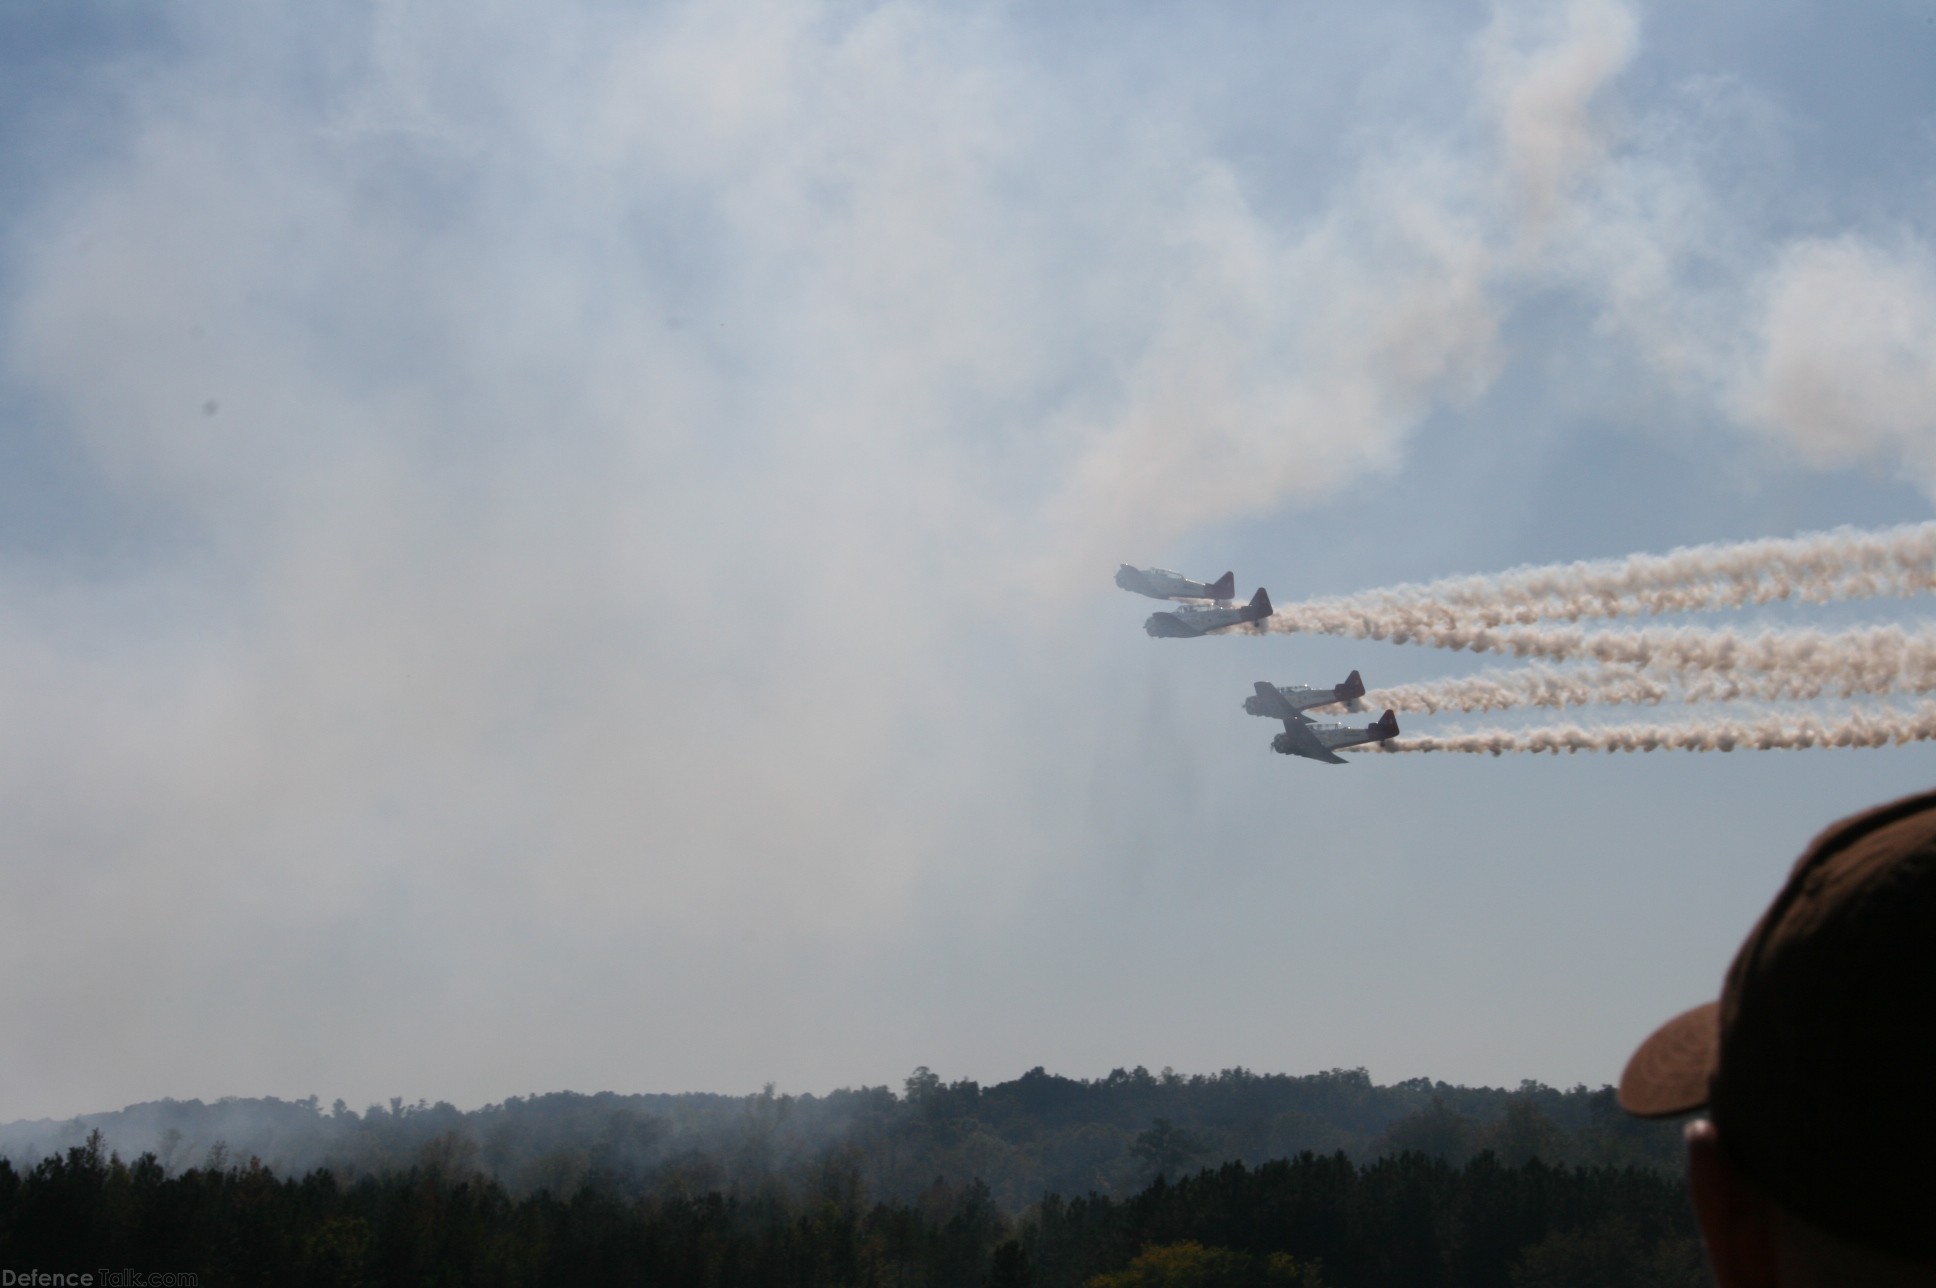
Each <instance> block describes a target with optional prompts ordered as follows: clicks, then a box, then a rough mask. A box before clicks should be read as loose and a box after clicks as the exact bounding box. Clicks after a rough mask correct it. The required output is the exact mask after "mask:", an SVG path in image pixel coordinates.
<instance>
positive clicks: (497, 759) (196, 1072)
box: [0, 0, 1936, 1118]
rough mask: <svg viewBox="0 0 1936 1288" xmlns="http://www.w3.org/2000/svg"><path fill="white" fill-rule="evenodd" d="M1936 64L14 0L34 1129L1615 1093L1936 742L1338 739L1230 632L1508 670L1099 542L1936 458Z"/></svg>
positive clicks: (1565, 509) (24, 1073)
mask: <svg viewBox="0 0 1936 1288" xmlns="http://www.w3.org/2000/svg"><path fill="white" fill-rule="evenodd" d="M1933 65H1936V3H1932V0H1886V2H1883V3H1876V4H1870V5H1864V6H1860V7H1857V8H1850V7H1846V6H1830V5H1827V4H1799V3H1778V2H1773V3H1771V2H1769V0H1754V3H1749V0H1711V2H1709V3H1704V4H1701V5H1698V6H1696V5H1666V4H1662V5H1658V6H1654V5H1644V4H1627V3H1621V2H1620V0H1577V2H1576V3H1555V4H1503V5H1499V6H1487V5H1481V4H1445V3H1437V2H1433V3H1426V2H1425V0H1417V2H1416V3H1387V4H1372V5H1358V6H1349V7H1345V6H1331V5H1319V4H1313V3H1304V2H1301V0H1297V2H1294V0H1282V2H1280V3H1271V4H1256V3H1246V4H1145V5H1138V6H1123V5H1118V4H1102V3H1093V4H1092V3H1068V4H1057V5H1052V6H1037V5H1020V4H1010V5H986V4H976V5H967V4H960V5H954V4H940V3H933V4H913V3H878V4H851V3H815V2H811V0H798V2H795V0H766V2H759V3H746V4H723V5H722V4H715V3H690V4H686V3H679V4H639V3H618V2H616V0H614V2H611V3H600V2H596V0H585V2H583V3H558V4H549V5H545V6H542V7H535V6H528V5H514V4H508V3H478V2H477V0H462V2H461V3H460V2H458V0H450V2H449V3H433V2H426V3H368V4H361V5H357V4H344V5H331V6H307V5H293V4H292V5H266V4H260V3H254V2H253V0H234V2H233V3H220V2H213V0H211V2H209V3H182V4H174V5H167V6H161V5H152V4H149V3H145V2H137V0H120V2H112V0H103V2H100V3H87V2H85V0H74V2H71V3H64V4H59V5H50V4H42V3H36V2H34V0H0V730H4V733H3V734H0V758H3V759H0V979H4V981H5V983H4V986H0V1036H3V1037H4V1041H5V1046H6V1052H7V1055H6V1060H5V1062H4V1074H3V1075H0V1118H16V1117H37V1116H41V1115H67V1114H72V1113H76V1112H81V1111H86V1110H95V1109H106V1108H113V1107H118V1106H120V1105H121V1104H124V1103H126V1102H130V1101H134V1100H141V1099H150V1098H155V1097H159V1096H176V1097H183V1098H186V1097H201V1098H204V1099H211V1098H214V1097H216V1096H221V1095H226V1094H235V1095H279V1096H286V1097H295V1096H302V1095H307V1094H310V1093H315V1094H318V1095H320V1096H321V1097H322V1098H323V1100H324V1102H325V1103H327V1102H328V1101H329V1100H331V1099H333V1098H335V1097H337V1096H341V1097H343V1098H345V1099H347V1100H349V1101H350V1102H351V1103H352V1104H353V1105H361V1104H363V1103H368V1102H370V1101H374V1100H379V1099H387V1098H388V1097H390V1096H392V1095H401V1096H404V1097H405V1098H406V1099H412V1100H414V1099H416V1098H418V1097H426V1098H430V1099H448V1100H451V1101H454V1102H456V1103H458V1104H459V1105H464V1106H471V1105H476V1104H480V1103H483V1102H485V1101H490V1100H497V1099H501V1098H503V1097H504V1096H506V1095H511V1094H521V1093H527V1092H533V1091H551V1090H562V1089H575V1090H581V1091H592V1090H601V1089H611V1090H618V1091H678V1090H712V1091H728V1092H745V1091H750V1090H753V1089H756V1088H757V1087H758V1086H759V1085H760V1084H762V1083H764V1082H768V1081H772V1082H775V1083H777V1084H779V1086H780V1088H781V1089H782V1090H787V1091H795V1092H798V1091H825V1090H828V1089H831V1088H833V1087H836V1086H842V1085H857V1084H862V1083H870V1084H871V1083H881V1082H887V1083H892V1084H896V1085H898V1083H899V1081H900V1079H902V1078H903V1077H905V1076H906V1074H907V1073H908V1072H909V1071H910V1070H911V1069H912V1068H913V1067H914V1066H916V1065H920V1064H925V1065H929V1066H931V1067H932V1068H934V1069H935V1070H936V1071H937V1072H939V1073H940V1074H941V1075H942V1076H943V1077H944V1078H948V1079H950V1080H952V1079H955V1078H961V1077H973V1078H977V1079H981V1080H983V1081H991V1080H1001V1079H1006V1078H1010V1077H1013V1076H1015V1075H1017V1074H1019V1073H1020V1072H1022V1071H1023V1070H1025V1069H1027V1068H1029V1067H1031V1066H1034V1065H1038V1064H1039V1065H1044V1066H1046V1067H1047V1068H1049V1069H1050V1070H1051V1071H1054V1072H1059V1073H1064V1074H1068V1075H1071V1076H1099V1075H1102V1074H1105V1073H1107V1072H1108V1071H1109V1070H1110V1069H1111V1068H1112V1067H1115V1066H1133V1065H1136V1064H1144V1065H1147V1066H1149V1067H1151V1068H1160V1067H1162V1066H1164V1065H1172V1066H1174V1067H1176V1068H1177V1069H1178V1070H1181V1071H1185V1072H1190V1071H1213V1070H1216V1069H1219V1068H1223V1067H1227V1066H1230V1065H1236V1064H1242V1065H1244V1066H1247V1067H1250V1068H1253V1069H1258V1070H1266V1071H1283V1072H1294V1073H1302V1072H1310V1071H1314V1070H1319V1069H1324V1068H1330V1067H1333V1066H1357V1065H1363V1066H1366V1067H1367V1068H1368V1069H1369V1070H1370V1072H1371V1074H1372V1076H1373V1078H1374V1079H1376V1080H1378V1081H1380V1082H1388V1081H1394V1080H1397V1079H1402V1078H1407V1077H1413V1076H1419V1075H1424V1076H1430V1077H1436V1078H1444V1079H1447V1080H1450V1081H1459V1082H1485V1083H1492V1084H1506V1085H1512V1084H1516V1083H1517V1082H1518V1081H1519V1080H1520V1079H1522V1078H1537V1079H1540V1080H1542V1081H1545V1082H1548V1083H1553V1084H1557V1085H1570V1084H1572V1083H1575V1082H1582V1081H1583V1082H1587V1083H1590V1084H1594V1085H1598V1084H1599V1083H1602V1082H1605V1081H1609V1080H1611V1079H1613V1078H1615V1077H1616V1076H1617V1074H1618V1072H1619V1069H1620V1066H1621V1064H1622V1062H1623V1061H1624V1059H1625V1058H1626V1055H1627V1054H1628V1052H1629V1051H1630V1049H1631V1048H1632V1046H1633V1044H1634V1043H1635V1042H1636V1041H1637V1040H1638V1038H1640V1037H1641V1036H1643V1035H1644V1034H1645V1032H1646V1031H1647V1030H1648V1029H1649V1028H1650V1027H1651V1026H1652V1025H1653V1024H1654V1023H1655V1022H1656V1021H1658V1020H1660V1019H1662V1018H1665V1017H1666V1016H1667V1015H1668V1014H1669V1013H1671V1012H1673V1011H1674V1010H1676V1009H1678V1008H1680V1007H1683V1006H1686V1005H1691V1004H1693V1003H1695V1002H1698V1001H1702V1000H1705V999H1707V998H1709V997H1711V996H1713V994H1714V992H1715V991H1716V989H1717V988H1718V984H1719V979H1720V975H1721V972H1722V970H1723V968H1724V967H1725V965H1726V962H1727V960H1728V958H1729V956H1730V955H1731V954H1732V951H1733V949H1734V947H1735V945H1736V944H1737V943H1738V942H1739V940H1740V938H1741V937H1742V935H1743V934H1744V933H1745V931H1746V929H1747V927H1748V925H1749V924H1750V923H1751V921H1752V920H1753V918H1754V916H1755V915H1756V914H1757V913H1758V912H1759V910H1760V908H1761V907H1762V906H1763V905H1764V904H1765V903H1766V901H1767V900H1768V898H1769V897H1770V896H1771V895H1772V893H1773V891H1774V889H1775V888H1776V886H1777V885H1778V883H1779V880H1780V878H1781V876H1782V874H1783V873H1784V872H1785V870H1786V867H1787V865H1788V864H1789V863H1790V862H1791V861H1792V859H1793V857H1794V855H1795V854H1796V853H1797V852H1798V851H1799V849H1800V848H1801V846H1802V845H1803V843H1804V842H1805V841H1806V840H1807V839H1808V837H1809V836H1810V835H1811V834H1812V833H1813V832H1814V831H1815V830H1817V829H1818V828H1819V827H1820V826H1822V825H1823V824H1825V823H1827V822H1828V821H1830V820H1831V819H1833V818H1835V817H1837V816H1838V815H1840V814H1843V813H1846V812H1848V811H1849V810H1852V809H1854V808H1857V807H1860V806H1863V805H1866V804H1869V803H1872V802H1875V801H1878V800H1881V799H1884V798H1886V797H1889V796H1892V795H1895V794H1899V793H1901V792H1904V791H1907V790H1910V789H1913V788H1916V787H1921V786H1926V785H1928V784H1929V782H1930V781H1931V778H1932V776H1936V752H1933V751H1932V750H1931V748H1929V747H1928V746H1915V747H1910V748H1905V749H1893V750H1886V751H1817V752H1789V753H1761V754H1754V753H1747V752H1738V753H1734V754H1731V755H1691V754H1686V753H1659V754H1653V755H1640V756H1579V757H1563V758H1558V759H1554V758H1521V759H1511V758H1507V759H1500V760H1493V759H1490V758H1477V757H1475V758H1459V757H1424V756H1420V757H1376V758H1369V759H1359V760H1357V761H1355V762H1354V763H1353V764H1351V765H1350V766H1348V767H1343V768H1334V767H1326V766H1321V765H1316V764H1311V763H1307V762H1302V761H1296V760H1291V759H1287V758H1285V757H1280V756H1274V755H1272V754H1271V753H1270V751H1269V741H1270V736H1271V733H1272V731H1273V730H1272V727H1271V726H1269V725H1267V724H1266V723H1265V722H1262V721H1259V720H1255V719H1253V718H1251V717H1248V716H1246V715H1244V714H1243V712H1242V710H1241V703H1242V700H1243V698H1244V696H1245V695H1246V694H1247V693H1248V692H1249V689H1250V685H1251V683H1252V682H1253V681H1255V680H1258V679H1271V680H1275V681H1277V682H1280V683H1289V682H1293V681H1301V682H1306V683H1312V684H1320V683H1321V684H1330V683H1333V682H1335V681H1337V680H1339V679H1341V678H1342V677H1343V675H1344V673H1345V672H1346V671H1348V670H1350V669H1351V668H1353V667H1357V668H1359V669H1361V670H1362V671H1363V673H1364V675H1365V678H1366V680H1367V681H1368V682H1369V683H1371V684H1372V685H1374V686H1377V685H1380V684H1389V683H1395V682H1399V681H1407V680H1417V679H1424V678H1429V677H1434V676H1440V675H1446V674H1455V673H1460V672H1463V671H1469V670H1472V669H1474V668H1476V666H1477V665H1479V663H1478V662H1477V661H1476V660H1475V659H1472V658H1469V657H1465V656H1463V655H1453V654H1446V653H1432V652H1427V651H1424V650H1418V649H1402V648H1398V647H1394V646H1391V645H1387V644H1362V643H1352V642H1348V641H1342V640H1329V639H1307V638H1297V637H1283V636H1274V637H1266V638H1229V639H1206V640H1195V641H1185V640H1152V639H1149V638H1148V637H1146V636H1145V635H1144V633H1143V631H1142V630H1141V623H1142V620H1143V618H1144V617H1145V616H1146V615H1147V613H1148V612H1149V611H1150V609H1151V608H1152V607H1153V605H1152V604H1151V602H1150V601H1147V600H1141V599H1136V598H1133V597H1131V596H1128V595H1125V594H1123V593H1122V592H1121V591H1118V590H1117V589H1115V587H1114V586H1113V585H1112V584H1111V582H1110V574H1111V573H1112V571H1113V570H1114V568H1115V565H1116V563H1117V562H1118V561H1121V560H1128V561H1131V562H1136V563H1145V564H1147V563H1160V564H1164V565H1166V566H1170V567H1177V568H1182V569H1185V570H1188V571H1190V572H1191V573H1192V575H1197V576H1204V577H1214V576H1215V575H1217V574H1218V573H1220V572H1222V571H1223V570H1224V569H1225V568H1227V567H1229V568H1235V570H1236V572H1237V580H1238V585H1239V590H1240V592H1241V593H1243V594H1245V595H1248V593H1249V591H1250V590H1251V588H1252V587H1254V586H1256V585H1258V584H1263V585H1267V586H1268V587H1269V588H1270V590H1271V592H1272V595H1273V597H1274V598H1275V599H1276V600H1278V601H1279V603H1280V604H1281V603H1285V602H1289V601H1292V600H1295V599H1297V598H1299V597H1303V596H1308V595H1319V594H1334V593H1345V592H1349V591H1353V590H1359V589H1363V588H1367V587H1373V586H1378V585H1384V584H1388V583H1392V582H1399V581H1413V580H1421V579H1427V578H1431V577H1435V576H1442V575H1447V574H1452V573H1460V572H1475V571H1486V570H1491V569H1499V568H1504V567H1507V566H1510V565H1515V564H1521V563H1529V562H1532V563H1539V562H1548V561H1553V560H1562V559H1576V558H1590V557H1601V556H1613V555H1619V554H1623V553H1627V552H1629V551H1634V550H1664V549H1666V548H1668V547H1671V546H1675V545H1679V544H1684V543H1691V542H1705V541H1717V540H1732V539H1740V538H1749V537H1760V536H1778V535H1787V534H1791V533H1794V532H1797V531H1805V530H1814V529H1820V528H1827V527H1833V526H1836V525H1839V524H1859V525H1879V524H1888V523H1898V522H1904V521H1912V520H1920V519H1924V518H1927V517H1929V516H1930V511H1931V504H1930V502H1931V497H1932V496H1936V359H1932V357H1931V355H1932V354H1936V80H1933V79H1932V78H1931V77H1930V76H1929V74H1928V70H1929V68H1930V67H1931V66H1933ZM1929 611H1930V607H1929V605H1928V604H1926V603H1917V602H1879V603H1874V604H1868V605H1862V606H1859V607H1858V608H1857V609H1853V610H1845V611H1844V612H1843V613H1842V615H1841V616H1840V617H1839V618H1837V620H1855V621H1908V622H1914V621H1920V620H1922V618H1923V617H1924V616H1925V615H1927V614H1928V613H1929ZM1819 616H1820V615H1819V614H1818V615H1816V618H1819ZM1816 618H1809V619H1808V620H1815V619H1816ZM1735 620H1737V621H1739V622H1740V623H1742V624H1748V625H1752V624H1755V623H1758V622H1764V621H1766V622H1771V623H1773V622H1791V621H1800V620H1803V618H1802V616H1801V615H1800V614H1797V613H1796V612H1794V611H1793V610H1774V609H1770V610H1765V611H1755V612H1746V613H1742V614H1738V615H1737V616H1736V618H1735ZM1477 723H1484V720H1483V719H1482V718H1480V719H1464V720H1460V719H1455V718H1449V717H1439V718H1435V719H1420V720H1418V721H1417V728H1418V730H1419V731H1421V732H1424V731H1427V730H1431V731H1441V730H1444V729H1451V728H1460V727H1470V726H1471V725H1473V724H1477Z"/></svg>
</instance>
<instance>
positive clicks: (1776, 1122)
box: [1620, 792, 1936, 1288]
mask: <svg viewBox="0 0 1936 1288" xmlns="http://www.w3.org/2000/svg"><path fill="white" fill-rule="evenodd" d="M1620 1103H1621V1104H1622V1106H1624V1107H1625V1108H1626V1109H1627V1110H1628V1111H1629V1112H1632V1113H1635V1114H1639V1115H1641V1116H1642V1117H1648V1118H1666V1117H1674V1116H1678V1115H1681V1114H1687V1113H1692V1112H1694V1111H1695V1110H1698V1109H1706V1110H1707V1111H1708V1115H1709V1119H1708V1121H1704V1122H1699V1123H1695V1124H1692V1125H1690V1127H1689V1130H1688V1172H1689V1183H1690V1186H1691V1187H1692V1190H1693V1195H1694V1200H1695V1209H1696V1212H1697V1215H1698V1216H1699V1219H1700V1222H1701V1230H1702V1234H1703V1236H1704V1237H1705V1238H1706V1240H1707V1243H1708V1251H1709V1256H1710V1259H1711V1260H1712V1261H1713V1263H1714V1268H1715V1273H1716V1277H1717V1278H1718V1279H1719V1280H1720V1282H1721V1284H1722V1286H1723V1288H1737V1286H1739V1288H1752V1286H1754V1285H1760V1284H1812V1283H1846V1284H1856V1283H1875V1284H1894V1283H1905V1284H1929V1285H1936V792H1931V793H1927V794H1924V795H1920V796H1912V797H1909V798H1907V799H1904V800H1900V801H1897V802H1895V803H1893V804H1890V805H1885V806H1882V807H1881V808H1879V809H1875V810H1872V811H1870V812H1868V813H1866V814H1861V815H1857V816H1856V817H1854V818H1849V819H1845V820H1843V821H1842V822H1840V823H1837V824H1836V825H1835V826H1833V827H1831V828H1829V829H1828V831H1826V832H1824V833H1822V835H1821V836H1819V837H1817V838H1816V839H1815V842H1814V844H1812V845H1811V846H1810V847H1809V848H1808V850H1807V852H1806V853H1804V854H1803V855H1802V857H1801V859H1800V861H1799V862H1797V863H1796V865H1795V868H1794V871H1793V872H1792V873H1791V874H1790V875H1789V878H1788V883H1787V884H1786V885H1785V886H1784V887H1783V888H1782V891H1781V893H1780V894H1778V895H1777V896H1776V897H1775V901H1774V903H1773V904H1772V905H1770V906H1769V908H1768V911H1767V912H1765V913H1763V914H1762V917H1761V920H1760V921H1759V922H1758V923H1756V925H1755V928H1754V930H1753V931H1752V932H1751V933H1750V934H1749V936H1748V939H1747V942H1746V943H1744V944H1743V945H1742V946H1741V951H1740V952H1739V953H1738V954H1737V955H1736V956H1735V959H1734V964H1733V965H1732V966H1731V967H1729V969H1728V974H1727V979H1726V981H1725V983H1724V985H1723V987H1722V991H1721V998H1720V1000H1719V1001H1718V1002H1710V1003H1708V1004H1707V1005H1705V1006H1698V1007H1696V1008H1694V1009H1693V1010H1691V1011H1688V1012H1685V1013H1684V1014H1682V1015H1679V1016H1676V1017H1675V1018H1674V1019H1672V1020H1669V1021H1668V1022H1667V1023H1666V1024H1664V1025H1662V1026H1661V1027H1660V1029H1658V1030H1657V1031H1656V1032H1655V1033H1654V1034H1653V1036H1652V1037H1650V1038H1648V1039H1647V1040H1646V1041H1645V1042H1644V1043H1642V1044H1641V1046H1640V1049H1639V1050H1637V1051H1635V1052H1634V1055H1633V1058H1632V1059H1631V1060H1630V1061H1628V1063H1627V1068H1626V1072H1625V1073H1623V1074H1622V1075H1621V1078H1620Z"/></svg>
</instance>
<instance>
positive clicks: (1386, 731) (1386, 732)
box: [1372, 707, 1398, 739]
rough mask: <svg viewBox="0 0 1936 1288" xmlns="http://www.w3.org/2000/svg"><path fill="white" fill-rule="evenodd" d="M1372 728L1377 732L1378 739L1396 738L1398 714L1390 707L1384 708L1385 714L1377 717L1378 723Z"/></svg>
mask: <svg viewBox="0 0 1936 1288" xmlns="http://www.w3.org/2000/svg"><path fill="white" fill-rule="evenodd" d="M1372 728H1373V729H1375V730H1376V731H1377V733H1378V737H1379V738H1380V739H1385V738H1396V737H1397V736H1398V713H1397V712H1396V711H1393V710H1392V709H1391V708H1390V707H1386V708H1385V714H1384V715H1382V716H1380V717H1378V723H1377V724H1375V725H1373V726H1372Z"/></svg>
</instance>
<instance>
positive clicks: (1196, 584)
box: [1116, 564, 1237, 599]
mask: <svg viewBox="0 0 1936 1288" xmlns="http://www.w3.org/2000/svg"><path fill="white" fill-rule="evenodd" d="M1116 584H1117V585H1118V586H1121V587H1122V588H1123V589H1124V590H1131V591H1135V592H1136V593H1137V594H1139V595H1148V596H1149V597H1150V598H1151V599H1231V598H1234V597H1235V596H1236V594H1237V574H1236V573H1234V572H1227V573H1225V574H1224V575H1223V576H1221V577H1219V578H1217V579H1216V580H1215V581H1191V580H1190V579H1189V578H1188V577H1185V576H1184V575H1183V574H1182V573H1180V572H1171V571H1170V570H1169V569H1168V568H1132V567H1130V566H1129V565H1128V564H1124V565H1123V566H1122V567H1120V568H1118V569H1116Z"/></svg>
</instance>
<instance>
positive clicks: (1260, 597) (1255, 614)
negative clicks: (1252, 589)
mask: <svg viewBox="0 0 1936 1288" xmlns="http://www.w3.org/2000/svg"><path fill="white" fill-rule="evenodd" d="M1271 611H1272V610H1271V602H1270V592H1268V591H1266V590H1265V589H1264V588H1263V587H1262V586H1259V587H1258V588H1257V593H1256V594H1255V595H1252V596H1251V597H1250V607H1249V608H1247V609H1245V610H1244V620H1245V621H1247V622H1255V621H1261V620H1263V619H1264V618H1266V617H1269V616H1270V615H1271Z"/></svg>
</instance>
